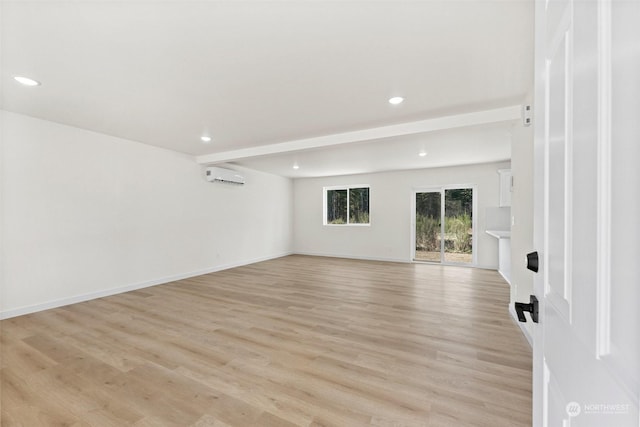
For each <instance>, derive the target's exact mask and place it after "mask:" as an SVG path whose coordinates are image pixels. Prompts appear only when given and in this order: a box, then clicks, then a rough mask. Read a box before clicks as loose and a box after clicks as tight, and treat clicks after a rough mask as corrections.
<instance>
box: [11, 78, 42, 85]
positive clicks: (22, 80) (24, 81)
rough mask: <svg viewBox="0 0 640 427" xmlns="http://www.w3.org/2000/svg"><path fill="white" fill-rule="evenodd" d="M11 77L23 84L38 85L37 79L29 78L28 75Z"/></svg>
mask: <svg viewBox="0 0 640 427" xmlns="http://www.w3.org/2000/svg"><path fill="white" fill-rule="evenodd" d="M13 79H14V80H15V81H17V82H18V83H22V84H23V85H25V86H40V82H39V81H37V80H33V79H30V78H29V77H22V76H15V77H14V78H13Z"/></svg>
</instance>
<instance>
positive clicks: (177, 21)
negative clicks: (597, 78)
mask: <svg viewBox="0 0 640 427" xmlns="http://www.w3.org/2000/svg"><path fill="white" fill-rule="evenodd" d="M1 19H2V30H1V31H2V33H1V36H2V89H3V99H2V107H3V108H4V109H6V110H9V111H14V112H18V113H23V114H27V115H30V116H34V117H38V118H43V119H46V120H51V121H55V122H59V123H64V124H68V125H72V126H76V127H80V128H84V129H90V130H93V131H97V132H101V133H105V134H108V135H114V136H118V137H121V138H126V139H131V140H134V141H139V142H143V143H146V144H151V145H155V146H159V147H164V148H169V149H172V150H176V151H180V152H183V153H188V154H192V155H194V156H201V157H200V158H201V159H202V158H204V156H206V155H211V154H215V153H225V152H229V151H234V150H235V151H237V150H245V154H244V155H243V157H246V158H245V159H242V158H239V159H234V160H235V161H236V162H238V163H240V164H243V165H246V166H249V167H254V168H257V169H262V170H267V171H270V172H275V173H280V174H283V175H288V176H296V174H299V176H312V175H313V176H317V175H328V174H335V173H339V172H340V171H347V173H352V171H355V170H357V171H362V172H368V171H373V170H391V169H397V168H408V167H402V166H403V165H404V166H407V165H408V166H410V167H411V168H413V167H422V166H435V165H444V164H465V163H470V162H479V161H491V160H503V159H504V156H505V150H504V141H503V138H502V137H499V136H496V135H504V134H505V131H506V129H508V128H509V127H510V126H512V125H513V120H512V118H510V117H503V118H502V119H500V120H496V123H497V124H491V123H488V122H487V123H486V125H481V126H480V127H469V126H467V127H464V126H462V127H460V126H458V127H455V129H454V130H451V131H450V132H447V131H445V130H442V129H440V130H438V131H437V132H416V133H413V134H412V135H402V136H398V137H397V138H394V137H393V136H391V137H389V136H388V135H386V134H384V138H383V139H380V138H376V137H375V135H374V136H373V137H370V138H369V139H371V140H375V141H373V142H366V141H367V140H366V139H358V140H355V141H352V142H351V143H350V144H341V145H340V146H337V145H336V146H333V145H331V144H327V146H325V147H323V148H316V149H315V150H312V151H306V152H300V153H297V154H296V153H295V152H291V150H292V147H295V146H296V141H298V140H304V139H308V138H313V137H318V136H326V135H333V134H341V133H345V132H351V131H357V130H362V129H369V128H378V127H384V126H389V125H393V124H399V123H408V122H416V121H421V120H425V119H432V118H434V117H440V116H453V117H455V116H457V115H461V114H464V113H469V112H476V111H485V110H491V109H496V108H501V107H507V106H513V105H518V104H520V103H522V102H523V100H524V99H525V96H526V94H527V92H529V90H530V89H531V84H532V68H533V63H532V61H533V51H532V47H533V33H532V24H533V1H524V0H522V1H520V0H510V1H506V0H504V1H486V0H457V1H456V0H445V1H400V0H395V1H346V0H345V1H277V2H276V1H242V0H236V1H208V2H206V1H201V2H179V1H169V2H167V1H164V2H160V1H128V2H121V1H101V2H67V1H64V2H63V1H48V2H46V1H45V2H41V1H39V2H36V1H15V2H7V1H5V2H3V3H2V13H1ZM15 75H25V76H28V77H31V78H34V79H36V80H39V81H40V82H42V85H41V86H38V87H35V88H26V87H22V86H20V85H19V84H17V83H16V82H14V81H13V80H12V77H13V76H15ZM394 95H400V96H404V97H405V99H406V100H405V102H404V103H403V104H401V105H399V106H391V105H390V104H388V103H387V99H388V98H389V97H391V96H394ZM483 126H484V127H483ZM203 133H207V134H210V135H211V136H212V137H213V141H212V142H211V143H209V144H203V143H202V142H201V141H200V136H201V135H202V134H203ZM449 133H450V135H449ZM381 135H382V134H381ZM474 135H475V136H474ZM492 135H493V136H492ZM494 136H495V137H494ZM471 140H473V141H474V142H473V144H475V145H473V144H472V143H471V142H469V141H471ZM463 141H466V142H463ZM283 142H292V143H291V144H289V146H288V149H287V150H286V151H287V152H286V153H284V154H281V155H277V154H273V153H272V154H270V155H269V156H268V157H266V158H255V156H254V154H255V153H258V152H259V150H257V151H255V153H253V152H252V150H254V149H256V148H260V147H264V146H272V145H273V144H278V143H283ZM421 144H423V145H425V146H429V147H430V148H428V149H427V150H428V151H429V152H430V154H429V156H427V157H426V158H424V159H423V158H417V157H416V156H417V155H416V153H415V152H414V151H415V147H418V146H421ZM274 147H276V146H274ZM480 147H482V148H484V150H475V151H474V148H480ZM271 151H277V150H271ZM476 151H477V152H478V153H476ZM480 151H483V152H482V153H479V152H480ZM463 153H464V155H462V154H463ZM474 153H476V154H474ZM489 153H492V156H493V157H492V156H491V155H489ZM407 155H409V156H410V158H409V159H405V158H403V156H407ZM436 156H438V157H436ZM507 156H508V153H507ZM414 157H416V158H414ZM350 158H352V159H351V160H348V161H347V160H345V159H350ZM418 160H419V162H418ZM292 161H298V162H299V164H300V169H299V170H298V171H292V170H291V162H292ZM349 164H351V165H352V167H351V168H348V167H347V165H349ZM305 168H306V171H304V169H305ZM292 172H295V173H292Z"/></svg>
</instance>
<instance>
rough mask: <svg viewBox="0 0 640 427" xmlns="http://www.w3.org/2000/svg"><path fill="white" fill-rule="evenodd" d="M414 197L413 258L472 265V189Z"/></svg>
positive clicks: (456, 189) (426, 192) (429, 193)
mask: <svg viewBox="0 0 640 427" xmlns="http://www.w3.org/2000/svg"><path fill="white" fill-rule="evenodd" d="M415 194H416V196H415V197H416V199H415V206H416V211H415V255H414V259H415V260H416V261H428V262H445V263H461V264H471V263H473V188H451V189H442V190H437V191H425V192H416V193H415Z"/></svg>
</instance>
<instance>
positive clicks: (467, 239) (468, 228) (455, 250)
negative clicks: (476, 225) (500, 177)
mask: <svg viewBox="0 0 640 427" xmlns="http://www.w3.org/2000/svg"><path fill="white" fill-rule="evenodd" d="M444 261H445V262H447V263H452V262H454V263H464V264H471V263H472V262H473V189H472V188H456V189H450V190H444Z"/></svg>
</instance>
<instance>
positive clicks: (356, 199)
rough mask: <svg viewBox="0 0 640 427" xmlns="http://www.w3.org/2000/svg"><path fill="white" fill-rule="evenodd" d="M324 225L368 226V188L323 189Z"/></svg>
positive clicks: (362, 186) (360, 186)
mask: <svg viewBox="0 0 640 427" xmlns="http://www.w3.org/2000/svg"><path fill="white" fill-rule="evenodd" d="M324 224H325V225H369V187H368V186H364V185H358V186H354V187H330V188H325V189H324Z"/></svg>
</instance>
